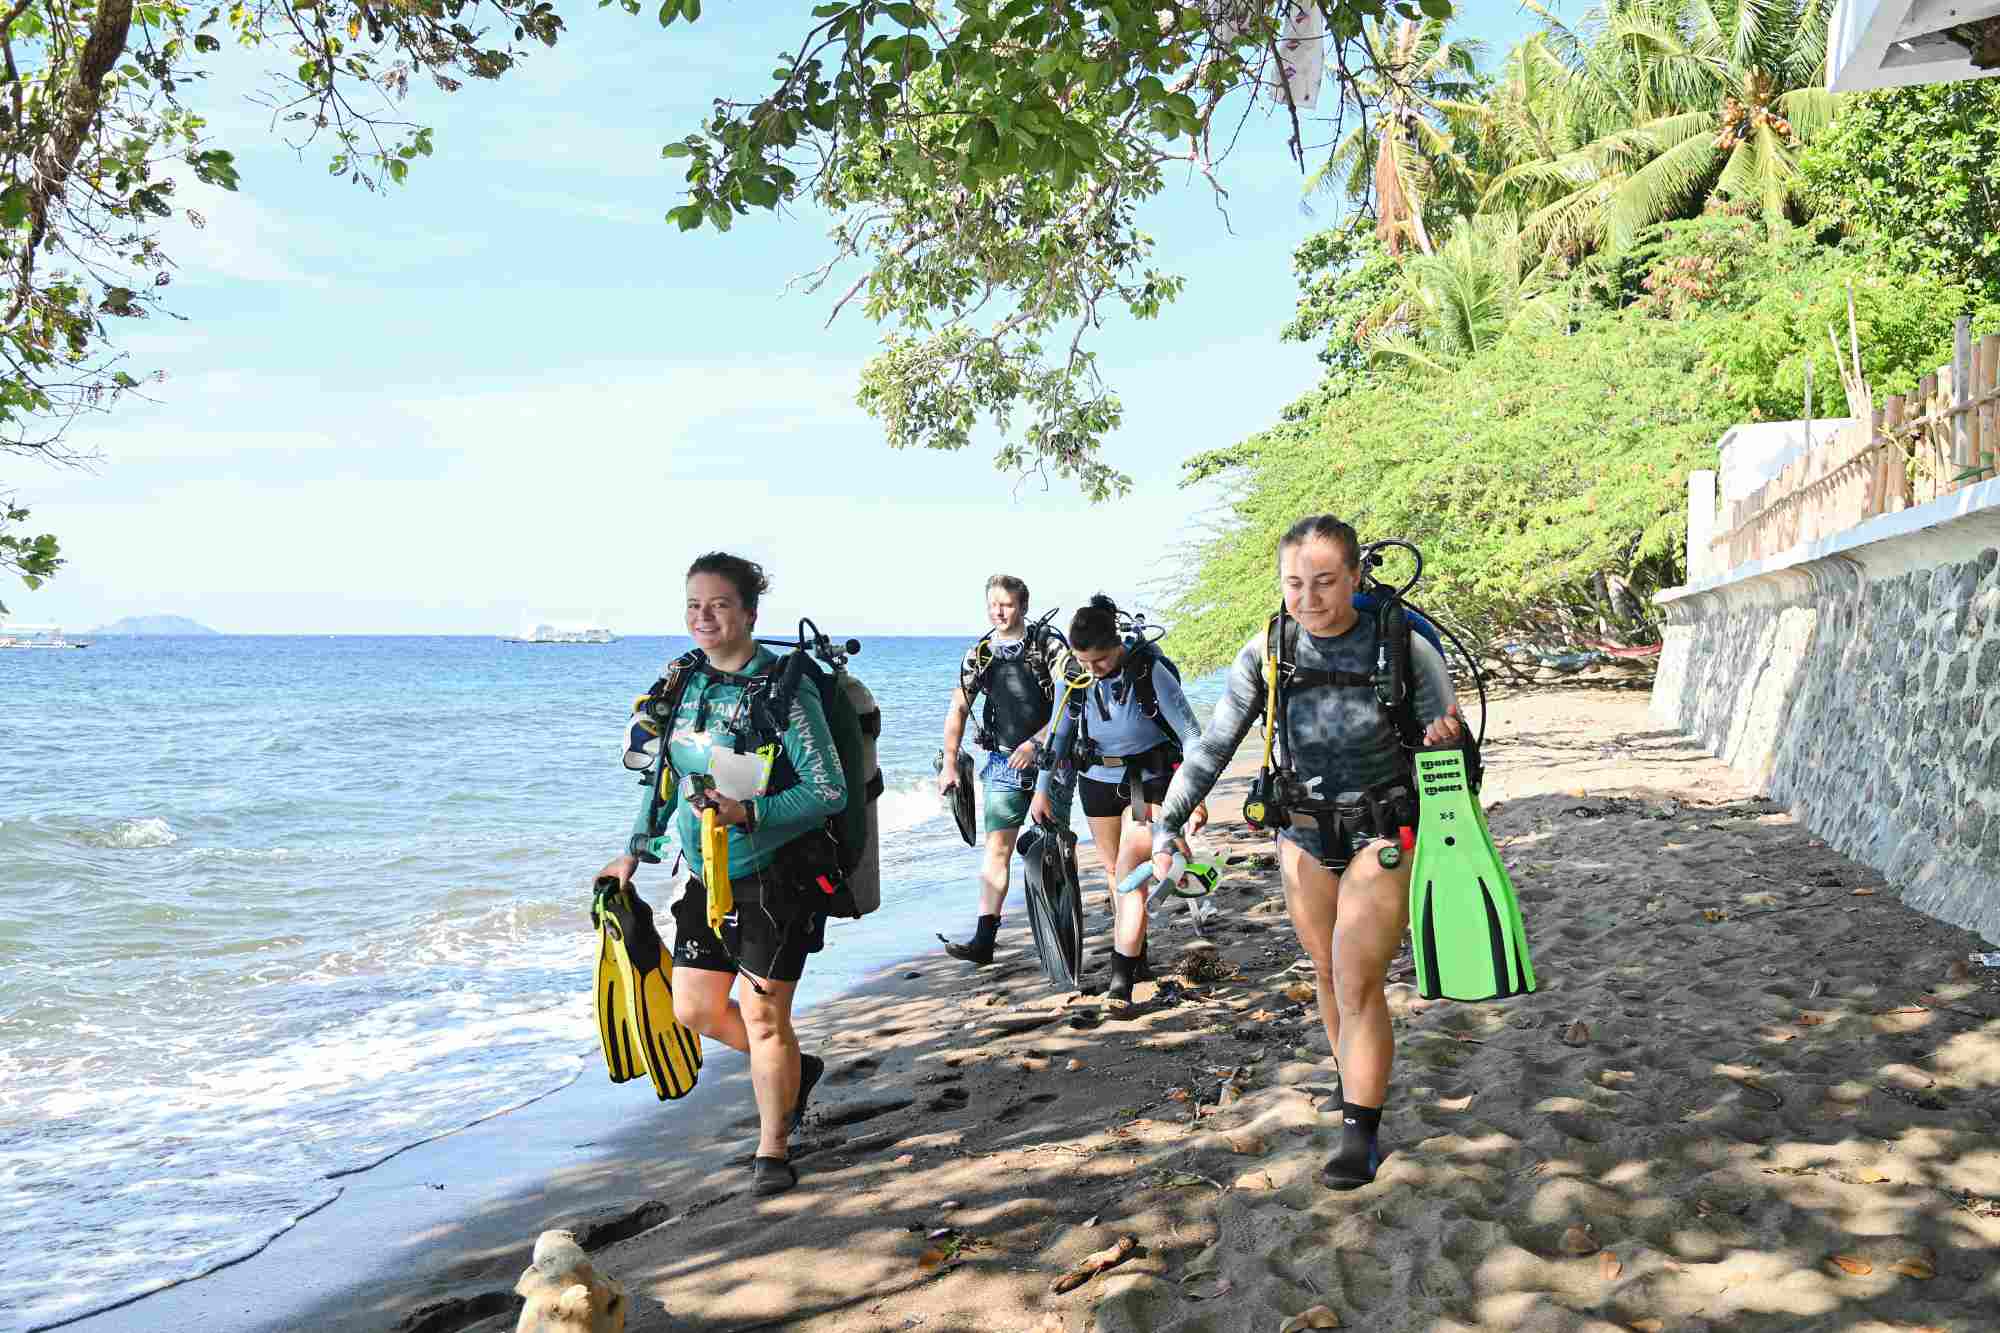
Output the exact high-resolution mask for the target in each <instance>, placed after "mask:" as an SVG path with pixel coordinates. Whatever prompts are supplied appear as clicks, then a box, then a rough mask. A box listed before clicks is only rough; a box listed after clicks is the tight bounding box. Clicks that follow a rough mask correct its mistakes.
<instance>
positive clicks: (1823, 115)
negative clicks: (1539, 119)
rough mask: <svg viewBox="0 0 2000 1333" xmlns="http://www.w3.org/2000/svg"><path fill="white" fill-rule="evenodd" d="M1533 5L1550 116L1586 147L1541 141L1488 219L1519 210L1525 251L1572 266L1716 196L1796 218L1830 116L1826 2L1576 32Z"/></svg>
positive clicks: (1692, 5) (1641, 8) (1632, 13)
mask: <svg viewBox="0 0 2000 1333" xmlns="http://www.w3.org/2000/svg"><path fill="white" fill-rule="evenodd" d="M1529 7H1530V8H1531V9H1534V10H1536V12H1537V13H1539V14H1540V15H1541V17H1542V21H1543V24H1544V32H1543V34H1540V35H1539V36H1540V40H1541V42H1542V45H1543V48H1544V49H1543V51H1542V52H1537V53H1535V55H1534V57H1533V60H1532V63H1531V68H1532V70H1533V71H1534V72H1535V73H1536V75H1537V76H1538V77H1542V78H1543V82H1544V88H1543V91H1542V94H1541V97H1542V101H1541V105H1542V106H1544V107H1546V106H1548V105H1550V103H1551V102H1552V101H1553V102H1559V103H1560V104H1561V105H1562V107H1563V112H1564V115H1565V117H1566V119H1565V121H1564V123H1565V124H1567V125H1569V126H1571V127H1573V131H1572V132H1573V135H1574V137H1575V138H1576V140H1577V141H1576V142H1575V143H1574V144H1566V143H1565V142H1564V138H1565V136H1563V135H1553V136H1547V139H1548V141H1547V142H1546V143H1544V144H1539V145H1537V146H1536V155H1535V156H1533V157H1531V158H1528V159H1527V160H1525V161H1522V162H1520V163H1519V164H1517V165H1515V166H1514V167H1512V168H1510V169H1508V170H1506V171H1504V172H1502V173H1501V174H1500V175H1499V176H1498V177H1496V178H1495V180H1494V181H1493V182H1492V184H1491V185H1489V186H1488V188H1487V190H1486V193H1485V196H1484V198H1483V199H1482V202H1481V206H1482V207H1484V208H1494V207H1507V206H1519V207H1525V208H1526V209H1527V210H1528V211H1527V215H1526V216H1525V217H1524V219H1523V221H1522V228H1523V230H1524V231H1525V232H1526V233H1527V235H1528V236H1529V237H1530V238H1531V240H1532V241H1533V242H1534V243H1537V244H1541V245H1543V246H1545V247H1546V248H1548V249H1549V250H1550V251H1551V252H1552V253H1562V254H1567V255H1569V256H1571V257H1576V256H1580V255H1581V254H1583V253H1586V252H1588V251H1590V250H1594V249H1598V248H1602V247H1605V246H1610V247H1611V248H1614V249H1616V248H1620V247H1623V246H1625V245H1627V244H1629V243H1630V242H1631V240H1632V239H1633V237H1634V236H1636V235H1637V234H1638V233H1639V232H1640V231H1641V230H1642V229H1644V228H1645V227H1647V226H1650V225H1652V224H1653V223H1655V222H1660V221H1663V220H1665V219H1668V218H1672V217H1685V216H1690V215H1692V214H1695V213H1698V212H1700V211H1701V209H1702V208H1703V207H1704V206H1706V205H1707V204H1708V203H1709V202H1710V201H1711V200H1714V199H1718V198H1726V199H1730V200H1733V201H1737V202H1743V203H1752V204H1754V205H1756V206H1757V207H1758V208H1759V209H1760V211H1761V212H1762V213H1763V214H1764V216H1765V217H1766V219H1767V220H1769V221H1771V222H1773V223H1779V222H1782V221H1783V220H1784V219H1786V218H1787V217H1788V216H1789V215H1791V214H1792V213H1793V212H1794V211H1795V209H1796V207H1797V206H1798V204H1799V202H1800V189H1801V182H1800V179H1799V174H1798V162H1797V149H1798V147H1799V145H1800V144H1801V143H1802V142H1803V141H1804V140H1805V139H1807V138H1809V137H1810V136H1811V135H1813V134H1815V133H1817V132H1818V131H1819V130H1820V129H1821V128H1823V127H1824V126H1825V125H1826V124H1827V123H1828V122H1829V121H1830V120H1831V119H1832V117H1833V107H1834V102H1833V98H1832V96H1831V95H1830V94H1828V93H1827V92H1826V91H1825V89H1824V84H1825V74H1826V27H1827V15H1828V11H1829V10H1830V9H1831V7H1832V0H1606V2H1605V3H1603V4H1600V5H1599V6H1598V7H1597V8H1595V9H1593V10H1592V11H1591V12H1590V14H1589V16H1588V17H1586V19H1585V20H1584V22H1583V24H1582V25H1581V27H1580V30H1572V29H1570V28H1569V27H1567V26H1565V25H1564V24H1563V23H1562V22H1561V21H1560V20H1558V19H1557V18H1555V17H1554V16H1553V15H1551V14H1549V13H1548V12H1547V11H1546V10H1544V9H1542V8H1541V7H1540V6H1539V5H1536V4H1534V3H1533V2H1532V0H1529ZM1531 40H1532V39H1531ZM1551 59H1553V60H1554V61H1555V62H1556V63H1557V64H1558V65H1559V66H1560V67H1561V68H1562V69H1564V70H1566V71H1567V76H1566V78H1565V77H1564V76H1561V75H1557V74H1555V73H1554V72H1553V70H1552V69H1551V68H1550V67H1549V62H1550V60H1551Z"/></svg>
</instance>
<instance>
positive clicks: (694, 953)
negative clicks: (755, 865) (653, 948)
mask: <svg viewBox="0 0 2000 1333" xmlns="http://www.w3.org/2000/svg"><path fill="white" fill-rule="evenodd" d="M763 879H764V877H763V876H761V875H760V876H755V877H753V878H751V879H749V880H747V881H745V882H744V883H743V885H742V889H743V890H745V891H746V892H744V894H743V896H742V897H741V898H739V899H738V901H737V904H736V910H735V911H733V912H731V913H730V914H729V915H728V916H726V917H724V918H722V933H721V934H720V935H717V934H716V933H715V932H714V931H713V930H710V929H709V927H708V890H707V889H705V888H703V887H702V884H701V881H700V880H696V881H695V882H694V883H693V884H691V885H689V886H688V889H687V892H685V893H683V894H682V895H681V897H680V901H679V902H677V903H675V904H674V966H675V967H691V968H693V969H695V970H696V971H697V972H734V971H736V969H737V967H738V966H739V965H741V967H742V969H743V970H744V971H745V972H748V973H749V974H750V975H751V976H753V977H757V978H759V979H761V980H765V981H797V980H798V979H799V978H800V977H802V976H804V975H805V971H806V955H807V954H809V953H818V952H819V951H820V950H821V949H822V948H824V947H825V945H826V913H824V912H813V911H810V910H808V909H807V907H806V905H805V903H804V902H803V900H800V899H798V898H796V897H795V896H794V895H792V894H790V893H789V891H781V890H776V889H773V893H774V895H775V896H776V901H772V902H764V901H760V900H759V899H758V898H757V897H756V896H754V895H756V894H758V893H761V891H762V890H763V887H764V885H763V883H762V881H763Z"/></svg>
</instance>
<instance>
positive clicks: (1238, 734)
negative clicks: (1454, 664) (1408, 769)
mask: <svg viewBox="0 0 2000 1333" xmlns="http://www.w3.org/2000/svg"><path fill="white" fill-rule="evenodd" d="M1267 635H1268V630H1259V631H1258V632H1257V633H1256V634H1255V635H1253V636H1251V639H1250V641H1249V642H1248V643H1246V644H1244V645H1243V651H1242V652H1240V653H1238V654H1236V661H1235V662H1234V663H1232V664H1231V665H1230V668H1229V680H1228V682H1227V684H1226V686H1225V688H1224V689H1223V693H1222V698H1220V699H1218V700H1217V701H1216V704H1215V712H1214V713H1213V714H1212V715H1211V716H1210V717H1209V719H1208V728H1207V730H1205V731H1203V732H1202V734H1201V738H1200V739H1199V740H1197V741H1195V742H1194V743H1193V744H1192V745H1189V746H1188V747H1187V754H1186V757H1185V758H1183V759H1182V761H1181V767H1180V772H1178V773H1176V774H1175V775H1174V781H1173V785H1172V786H1171V787H1169V788H1168V789H1167V799H1166V800H1165V801H1163V802H1161V804H1160V806H1159V810H1158V813H1157V815H1156V816H1155V817H1154V820H1153V849H1154V851H1156V852H1159V851H1168V850H1171V849H1172V840H1173V838H1174V837H1176V836H1177V835H1178V834H1179V833H1180V831H1181V827H1182V826H1183V825H1184V824H1186V823H1187V819H1188V816H1189V815H1190V814H1192V813H1193V811H1194V808H1195V807H1196V806H1197V805H1199V804H1201V802H1202V801H1203V800H1204V799H1206V797H1207V796H1208V793H1209V791H1210V790H1211V789H1212V788H1213V787H1214V786H1215V783H1216V780H1217V779H1218V778H1220V777H1221V776H1222V771H1223V769H1225V768H1227V767H1228V766H1229V761H1230V760H1231V759H1233V758H1235V757H1236V749H1237V747H1238V746H1240V745H1241V744H1242V743H1243V738H1244V737H1245V736H1247V735H1249V734H1250V728H1251V727H1253V726H1255V725H1257V724H1259V723H1261V722H1262V721H1263V719H1264V704H1265V698H1264V653H1265V648H1266V644H1267ZM1294 665H1296V666H1300V667H1305V668H1308V669H1314V670H1320V671H1373V670H1374V669H1375V617H1374V616H1373V615H1362V616H1361V617H1359V618H1358V619H1357V620H1356V621H1355V623H1354V624H1353V625H1352V626H1350V627H1349V628H1348V630H1347V632H1346V633H1344V634H1336V635H1334V636H1332V637H1330V638H1322V637H1320V636H1319V635H1317V634H1308V633H1306V632H1305V630H1304V628H1303V627H1301V628H1300V631H1299V647H1298V661H1297V662H1296V663H1295V664H1294ZM1410 677H1411V681H1412V683H1413V684H1414V686H1415V688H1416V695H1417V719H1418V721H1419V722H1421V723H1422V724H1423V725H1424V726H1427V727H1428V726H1429V725H1430V724H1431V723H1432V722H1433V721H1435V720H1436V719H1438V718H1440V717H1443V716H1444V714H1445V712H1446V711H1447V710H1448V709H1449V708H1450V707H1451V706H1452V705H1453V704H1454V703H1456V702H1457V699H1458V695H1457V692H1456V691H1455V690H1454V689H1453V688H1452V684H1451V673H1450V672H1448V671H1446V670H1445V665H1444V658H1443V657H1441V656H1440V655H1439V654H1438V650H1437V649H1436V648H1433V647H1432V646H1431V644H1430V641H1429V640H1427V639H1425V638H1424V637H1423V635H1421V634H1412V635H1411V636H1410ZM1278 751H1279V754H1280V755H1281V756H1283V760H1284V762H1285V763H1286V764H1287V765H1288V766H1289V767H1290V768H1291V769H1292V770H1293V771H1294V772H1296V773H1297V774H1298V775H1299V777H1300V778H1301V779H1304V780H1310V779H1312V778H1315V777H1317V778H1320V779H1321V781H1320V784H1319V788H1318V789H1319V791H1320V792H1321V793H1322V794H1324V795H1325V796H1327V797H1329V798H1331V797H1333V796H1335V795H1337V794H1338V793H1340V792H1344V791H1362V790H1365V789H1366V788H1369V787H1372V786H1375V785H1376V784H1378V783H1381V782H1386V781H1388V780H1389V779H1391V778H1395V777H1400V776H1402V775H1403V773H1404V771H1405V770H1404V764H1405V760H1404V757H1403V746H1402V741H1401V739H1400V738H1399V737H1398V736H1397V735H1396V724H1395V723H1394V722H1392V721H1391V720H1390V718H1389V711H1388V710H1387V709H1386V708H1384V707H1382V704H1381V702H1380V701H1379V700H1378V699H1376V697H1375V692H1374V691H1373V690H1372V689H1362V688H1354V687H1339V686H1333V687H1326V686H1323V687H1321V688H1319V689H1312V690H1295V691H1292V692H1290V693H1288V694H1287V695H1286V696H1285V734H1284V735H1283V736H1280V737H1279V738H1278Z"/></svg>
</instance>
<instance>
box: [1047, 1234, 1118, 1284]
mask: <svg viewBox="0 0 2000 1333" xmlns="http://www.w3.org/2000/svg"><path fill="white" fill-rule="evenodd" d="M1138 1248H1139V1238H1138V1237H1137V1236H1120V1237H1119V1238H1118V1242H1117V1244H1115V1245H1109V1246H1106V1247H1105V1248H1104V1249H1101V1250H1099V1251H1097V1252H1096V1253H1095V1254H1090V1255H1086V1256H1084V1260H1083V1262H1082V1263H1080V1264H1078V1265H1077V1266H1076V1267H1075V1268H1072V1269H1070V1270H1069V1272H1067V1273H1064V1274H1063V1275H1062V1276H1061V1277H1059V1278H1057V1279H1056V1280H1055V1282H1054V1283H1053V1284H1052V1287H1051V1289H1052V1290H1053V1291H1055V1292H1056V1293H1057V1294H1058V1295H1060V1294H1061V1293H1063V1292H1065V1291H1075V1290H1076V1289H1077V1288H1078V1287H1080V1286H1082V1285H1083V1284H1084V1283H1086V1282H1088V1281H1090V1279H1092V1278H1094V1277H1096V1276H1097V1275H1098V1274H1099V1273H1102V1272H1103V1271H1104V1270H1105V1269H1107V1268H1116V1267H1117V1266H1118V1265H1119V1264H1122V1263H1124V1262H1125V1261H1126V1260H1127V1259H1129V1258H1131V1257H1132V1251H1134V1250H1136V1249H1138Z"/></svg>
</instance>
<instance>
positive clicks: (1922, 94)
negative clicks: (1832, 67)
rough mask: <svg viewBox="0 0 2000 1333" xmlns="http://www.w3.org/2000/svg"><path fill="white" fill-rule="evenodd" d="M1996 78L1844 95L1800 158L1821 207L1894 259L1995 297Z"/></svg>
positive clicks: (1999, 273) (1999, 149) (1999, 143)
mask: <svg viewBox="0 0 2000 1333" xmlns="http://www.w3.org/2000/svg"><path fill="white" fill-rule="evenodd" d="M1997 162H2000V83H1996V82H1994V81H1993V80H1991V79H1979V80H1975V81H1973V82H1969V83H1946V84H1935V85H1930V86H1921V87H1915V88H1896V89H1891V90H1887V91H1883V92H1874V93H1863V94H1861V95H1860V96H1857V97H1853V98H1850V99H1847V101H1846V104H1845V105H1844V106H1843V107H1842V110H1841V114H1840V119H1839V120H1837V121H1836V122H1835V123H1834V126H1833V129H1832V131H1831V132H1830V133H1828V134H1827V136H1826V137H1825V138H1824V139H1823V140H1821V141H1819V142H1818V143H1815V144H1814V145H1813V146H1811V147H1810V148H1808V149H1806V151H1805V152H1804V154H1802V155H1801V157H1800V159H1799V167H1800V171H1801V172H1802V173H1803V175H1804V177H1805V180H1806V188H1807V193H1808V195H1809V197H1810V198H1811V200H1812V202H1813V204H1814V206H1815V207H1816V208H1817V210H1818V211H1819V213H1820V214H1821V215H1822V216H1824V217H1829V218H1833V219H1835V220H1838V221H1841V222H1844V223H1846V224H1849V225H1851V226H1852V227H1854V228H1855V229H1857V230H1858V231H1861V232H1864V233H1866V234H1867V235H1869V236H1870V237H1871V238H1873V239H1874V240H1875V241H1876V243H1877V244H1878V245H1880V247H1881V248H1882V249H1883V251H1884V252H1885V253H1886V254H1887V255H1888V256H1889V257H1890V258H1891V259H1893V260H1895V261H1896V262H1897V263H1898V264H1900V265H1902V266H1905V267H1916V268H1920V269H1923V270H1924V271H1926V272H1930V273H1935V274H1937V275H1938V276H1940V277H1944V278H1950V279H1954V280H1956V281H1958V282H1962V283H1967V284H1970V285H1973V286H1976V287H1978V288H1980V289H1981V290H1982V291H1983V292H1985V293H1986V294H1987V295H1988V296H1990V297H2000V178H1996V175H1995V171H1994V165H1995V163H1997Z"/></svg>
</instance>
